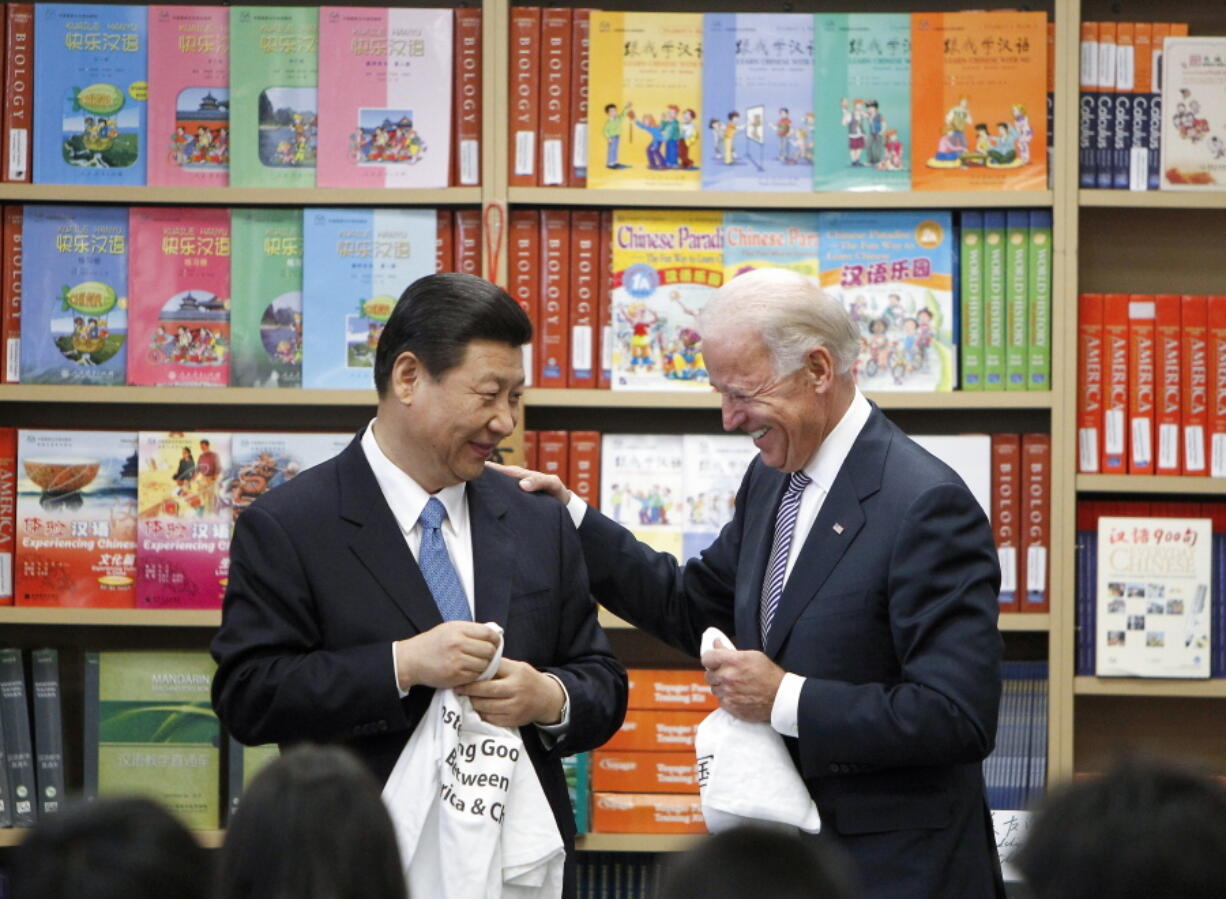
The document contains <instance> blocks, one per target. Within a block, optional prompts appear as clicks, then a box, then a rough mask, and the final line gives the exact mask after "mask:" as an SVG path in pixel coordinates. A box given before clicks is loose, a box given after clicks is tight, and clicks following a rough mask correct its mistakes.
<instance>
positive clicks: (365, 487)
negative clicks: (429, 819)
mask: <svg viewBox="0 0 1226 899" xmlns="http://www.w3.org/2000/svg"><path fill="white" fill-rule="evenodd" d="M467 496H468V510H469V517H470V521H471V527H472V544H473V560H474V572H473V573H474V582H475V583H474V592H475V594H476V596H475V600H474V604H475V609H476V615H475V620H477V621H496V622H498V623H499V624H501V625H502V627H503V628H504V630H505V634H504V640H505V643H504V655H505V656H506V657H507V658H509V659H516V660H518V661H523V662H528V663H531V664H532V665H535V666H536V667H537V668H539V669H540V670H542V671H548V672H551V673H553V674H555V675H557V677H558V678H560V679H561V681H562V683H563V684H564V685H565V687H566V690H567V693H568V694H569V696H570V727H569V729H568V730H567V732H566V735H565V737H563V738H562V739H561V740H559V741H558V742H557V743H556V744H555V745H553V746H552V747H550V748H546V747H545V745H544V743H543V742H542V740H541V734H540V732H539V731H538V729H537V728H535V727H524V728H521V729H520V730H521V734H522V736H523V738H524V743H525V745H526V747H527V750H528V754H529V756H530V757H531V759H532V763H533V765H534V766H535V769H536V772H537V776H538V777H539V778H540V781H541V785H542V786H543V787H544V790H545V795H546V796H547V797H548V799H549V803H550V805H551V807H552V809H553V812H554V816H555V818H556V819H557V821H558V827H559V830H560V831H561V833H562V836H563V839H564V840H565V841H566V843H567V849H568V867H570V868H572V871H568V873H573V864H571V863H570V862H569V859H570V858H571V857H572V856H573V852H571V851H570V850H571V849H573V838H574V833H575V825H574V818H573V816H572V814H571V809H570V803H569V799H568V796H567V790H566V781H565V777H564V775H563V773H562V768H561V762H560V759H561V758H562V756H564V755H571V754H573V753H576V752H581V751H584V750H588V749H594V748H595V747H597V746H599V745H601V744H602V743H604V742H605V741H606V740H607V739H608V738H609V737H610V736H612V735H613V733H614V732H615V731H616V730H617V729H618V727H619V726H620V725H621V722H622V718H623V717H624V715H625V708H626V672H625V668H624V667H623V666H622V664H621V663H620V662H619V661H618V660H617V658H616V657H615V656H614V655H613V652H612V650H611V649H610V648H609V644H608V641H607V640H606V638H605V636H604V633H603V631H602V630H601V629H600V627H599V625H598V624H597V622H596V608H595V605H594V604H593V603H592V601H591V597H590V595H589V592H588V584H587V572H586V569H585V567H584V563H583V558H582V556H581V554H580V550H579V542H578V539H577V538H576V536H575V531H574V528H573V527H572V526H571V524H570V521H569V519H568V518H567V517H566V512H565V509H563V507H562V506H561V505H560V504H558V503H557V502H556V501H554V500H552V499H549V498H547V497H545V496H543V495H535V494H526V493H524V492H523V491H521V490H520V489H519V487H518V485H517V484H516V483H515V481H514V480H512V479H511V478H508V477H506V476H504V475H501V474H498V473H495V472H486V473H485V474H483V475H482V476H481V477H479V478H477V479H476V480H474V481H471V482H470V483H469V484H468V487H467ZM441 622H442V617H441V616H440V614H439V611H438V608H437V607H436V606H435V604H434V600H433V598H432V597H431V595H430V591H429V589H428V588H427V586H426V583H425V581H424V580H423V579H422V576H421V572H420V570H419V569H418V567H417V563H416V562H415V561H414V559H413V555H412V553H410V552H409V549H408V546H407V545H406V543H405V540H404V537H403V535H402V534H401V531H400V528H399V526H398V525H397V523H396V520H395V517H394V516H393V514H392V511H391V509H390V508H389V507H388V504H387V502H386V501H385V500H384V498H383V494H382V492H381V491H380V489H379V485H378V482H377V481H376V480H375V476H374V473H373V472H372V471H371V469H370V466H369V464H368V463H367V461H366V457H365V455H364V453H363V451H362V447H361V440H360V435H359V436H358V437H357V438H355V439H354V441H353V442H352V443H351V444H350V445H349V446H348V447H347V448H346V449H345V450H344V451H343V452H341V453H340V454H339V455H338V456H336V457H335V458H333V459H330V460H329V461H327V462H324V463H322V464H320V465H318V466H316V467H314V468H310V469H308V470H306V471H304V472H303V473H302V474H300V475H298V476H297V477H295V478H294V479H293V480H292V481H289V482H288V483H286V484H284V485H282V486H280V487H278V488H276V489H275V490H272V491H270V492H269V493H267V494H265V495H264V496H261V497H260V498H259V499H258V500H257V501H256V502H255V503H254V504H252V506H251V507H250V508H248V509H247V510H246V511H244V512H243V514H242V515H241V516H240V517H239V519H238V522H237V523H236V525H235V529H234V538H233V541H232V542H231V549H230V582H229V586H228V588H227V590H226V596H225V604H224V609H223V613H222V624H221V628H220V630H219V631H218V632H217V635H216V636H215V638H214V639H213V643H212V653H213V656H214V658H215V659H216V660H217V663H218V669H217V674H216V677H215V678H214V681H213V705H214V707H215V708H216V709H217V714H218V717H219V718H220V719H221V721H222V723H223V724H224V725H225V726H226V728H227V729H228V730H229V731H230V732H231V733H232V734H233V735H234V736H235V737H236V738H237V739H238V740H240V741H241V742H243V743H247V744H258V743H273V742H275V743H281V744H287V743H294V742H299V741H303V740H313V741H326V742H341V743H344V744H347V745H348V746H349V747H351V748H352V749H354V750H355V751H356V752H357V753H358V754H359V756H361V758H362V759H363V760H364V761H365V762H366V763H367V764H368V765H369V766H370V768H371V769H372V771H373V772H374V773H375V775H376V776H377V777H378V778H379V781H380V783H382V782H383V781H385V780H386V779H387V776H388V774H390V773H391V770H392V767H393V766H394V765H395V763H396V759H397V758H398V757H399V755H400V751H401V749H402V748H403V747H404V744H405V743H406V741H407V740H408V737H409V734H410V733H411V732H412V730H413V728H414V727H416V725H417V722H418V721H419V720H420V719H421V716H422V713H423V712H424V711H425V709H426V706H427V705H429V702H430V699H431V697H432V696H433V692H434V691H433V690H432V689H430V688H427V687H414V688H412V689H411V690H410V691H409V694H408V696H407V697H405V698H404V699H403V700H402V699H401V698H400V696H399V695H398V691H397V689H396V681H395V675H394V666H393V662H392V645H391V644H392V641H394V640H400V639H404V638H406V637H412V636H414V635H415V634H419V633H421V632H423V631H426V630H429V629H430V628H432V627H434V626H435V625H438V624H440V623H441Z"/></svg>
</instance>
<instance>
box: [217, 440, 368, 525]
mask: <svg viewBox="0 0 1226 899" xmlns="http://www.w3.org/2000/svg"><path fill="white" fill-rule="evenodd" d="M352 440H353V435H352V434H310V433H307V434H304V433H300V432H296V433H292V434H262V433H245V432H236V433H235V434H234V436H233V437H231V439H230V459H231V464H230V466H229V468H227V469H226V473H225V476H224V478H223V484H222V491H223V494H224V497H225V502H226V504H227V505H228V506H229V507H230V512H231V514H232V515H233V516H234V518H235V519H237V518H238V516H239V514H240V513H242V511H243V510H244V509H246V508H247V507H248V506H250V505H251V504H252V503H253V502H255V500H256V499H257V498H258V497H259V496H260V494H262V493H265V492H267V491H269V490H271V489H273V488H274V487H279V486H280V485H282V484H284V483H286V482H287V481H291V480H293V479H294V478H295V477H297V476H298V475H299V474H301V473H302V472H303V471H305V470H306V469H308V468H310V467H311V466H313V465H318V464H319V463H320V462H323V461H326V460H327V459H331V458H332V457H333V456H335V455H336V454H337V453H339V452H340V451H341V450H343V449H344V448H345V447H347V446H348V445H349V443H350V442H351V441H352Z"/></svg>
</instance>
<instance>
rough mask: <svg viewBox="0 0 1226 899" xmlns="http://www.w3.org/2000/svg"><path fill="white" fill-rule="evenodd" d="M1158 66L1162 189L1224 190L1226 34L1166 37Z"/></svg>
mask: <svg viewBox="0 0 1226 899" xmlns="http://www.w3.org/2000/svg"><path fill="white" fill-rule="evenodd" d="M1162 66H1163V84H1162V189H1163V190H1226V38H1222V37H1171V38H1167V39H1166V53H1165V55H1164V56H1163V62H1162Z"/></svg>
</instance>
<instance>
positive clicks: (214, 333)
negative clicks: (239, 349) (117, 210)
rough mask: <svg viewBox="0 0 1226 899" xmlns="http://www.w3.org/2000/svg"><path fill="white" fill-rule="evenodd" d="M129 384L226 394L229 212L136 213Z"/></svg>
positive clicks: (170, 209) (165, 209)
mask: <svg viewBox="0 0 1226 899" xmlns="http://www.w3.org/2000/svg"><path fill="white" fill-rule="evenodd" d="M129 227H130V229H131V234H132V258H133V259H136V260H139V264H137V265H133V266H132V280H131V285H130V286H131V291H130V295H131V304H130V309H129V315H130V316H131V322H130V324H129V328H128V331H129V334H130V336H131V346H132V352H131V353H130V354H129V356H128V383H129V384H143V385H148V386H151V387H159V386H167V387H169V386H176V385H190V386H194V387H204V386H212V387H225V386H226V384H228V383H229V380H230V378H229V375H230V210H228V209H222V208H215V207H204V206H199V207H175V206H146V207H133V208H132V210H131V218H130V224H129Z"/></svg>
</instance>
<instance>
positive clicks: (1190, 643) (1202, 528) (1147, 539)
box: [1075, 500, 1226, 678]
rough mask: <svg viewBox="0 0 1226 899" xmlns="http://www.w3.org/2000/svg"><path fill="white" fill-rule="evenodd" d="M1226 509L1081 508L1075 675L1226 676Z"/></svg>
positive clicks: (1125, 504)
mask: <svg viewBox="0 0 1226 899" xmlns="http://www.w3.org/2000/svg"><path fill="white" fill-rule="evenodd" d="M1224 572H1226V503H1223V502H1203V503H1198V502H1165V501H1146V500H1131V501H1122V500H1119V501H1117V500H1082V501H1080V502H1078V503H1077V548H1076V575H1075V576H1076V591H1075V598H1076V661H1075V670H1076V672H1077V674H1079V675H1096V676H1098V677H1178V678H1208V677H1214V678H1218V677H1226V580H1224V577H1226V574H1224Z"/></svg>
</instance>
